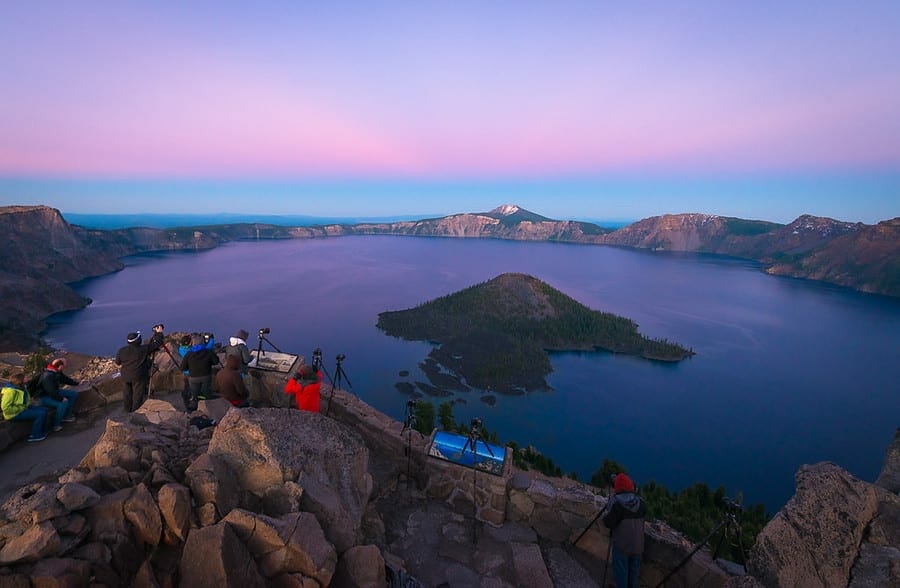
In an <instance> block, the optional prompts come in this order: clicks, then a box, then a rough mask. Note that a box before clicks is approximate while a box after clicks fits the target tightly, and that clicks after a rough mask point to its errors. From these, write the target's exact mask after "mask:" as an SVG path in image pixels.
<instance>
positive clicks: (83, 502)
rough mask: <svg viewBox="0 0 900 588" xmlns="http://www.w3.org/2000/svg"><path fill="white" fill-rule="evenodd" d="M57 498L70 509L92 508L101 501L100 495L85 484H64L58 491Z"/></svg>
mask: <svg viewBox="0 0 900 588" xmlns="http://www.w3.org/2000/svg"><path fill="white" fill-rule="evenodd" d="M56 499H57V500H59V501H60V502H61V503H62V505H63V506H64V507H66V509H68V510H70V511H76V510H83V509H85V508H90V507H92V506H94V505H95V504H97V503H98V502H100V495H99V494H97V493H96V492H94V490H92V489H91V488H88V487H87V486H85V485H83V484H77V483H71V484H63V485H62V487H60V489H59V490H58V491H57V492H56Z"/></svg>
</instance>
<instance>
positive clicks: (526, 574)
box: [510, 543, 553, 588]
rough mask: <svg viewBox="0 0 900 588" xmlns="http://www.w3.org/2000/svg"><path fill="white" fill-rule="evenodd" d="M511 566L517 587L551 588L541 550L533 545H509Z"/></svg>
mask: <svg viewBox="0 0 900 588" xmlns="http://www.w3.org/2000/svg"><path fill="white" fill-rule="evenodd" d="M510 548H511V549H512V564H513V569H514V570H515V573H516V578H517V579H518V581H519V582H518V584H519V586H529V587H531V588H542V587H547V588H552V587H553V582H552V581H551V580H550V573H549V572H547V566H546V564H544V557H543V556H542V555H541V548H540V547H538V546H537V544H535V543H510Z"/></svg>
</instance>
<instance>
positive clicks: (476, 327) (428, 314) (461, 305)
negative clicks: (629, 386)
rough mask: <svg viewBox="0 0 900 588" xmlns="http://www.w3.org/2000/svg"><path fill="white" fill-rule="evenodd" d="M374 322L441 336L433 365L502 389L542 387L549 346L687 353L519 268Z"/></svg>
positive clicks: (665, 355)
mask: <svg viewBox="0 0 900 588" xmlns="http://www.w3.org/2000/svg"><path fill="white" fill-rule="evenodd" d="M378 327H379V328H380V329H383V330H384V331H385V333H387V334H388V335H392V336H395V337H401V338H403V339H409V340H423V341H437V342H439V343H440V346H438V347H435V348H434V349H432V351H431V353H430V354H429V357H430V358H431V359H432V360H433V361H434V362H435V363H436V364H438V365H439V366H443V367H444V368H446V369H447V370H449V371H450V372H451V373H454V374H458V375H459V376H461V377H463V378H465V380H466V382H467V383H468V385H470V386H474V387H476V388H481V389H483V390H494V391H498V392H506V393H516V392H518V393H521V392H522V391H529V390H535V389H545V388H547V383H546V381H545V380H544V377H545V376H546V375H547V374H549V373H550V372H551V370H552V368H551V365H550V360H549V358H548V357H547V350H548V349H549V350H558V351H575V350H588V351H593V350H595V349H605V350H607V351H613V352H616V353H627V354H631V355H639V356H642V357H646V358H649V359H657V360H662V361H679V360H681V359H684V358H685V357H688V356H690V355H693V353H692V352H691V351H689V350H687V349H685V348H683V347H681V346H680V345H678V344H676V343H671V342H668V341H660V340H655V339H648V338H647V337H645V336H643V335H641V334H640V333H638V330H637V324H636V323H635V322H634V321H632V320H631V319H628V318H625V317H621V316H617V315H614V314H611V313H608V312H599V311H596V310H591V309H589V308H587V307H586V306H584V305H583V304H581V303H579V302H577V301H576V300H573V299H572V298H570V297H568V296H566V295H565V294H563V293H562V292H560V291H559V290H556V289H555V288H552V287H551V286H549V285H548V284H546V283H544V282H542V281H540V280H538V279H537V278H535V277H533V276H528V275H525V274H502V275H500V276H497V277H496V278H494V279H492V280H489V281H487V282H484V283H482V284H477V285H475V286H471V287H469V288H466V289H464V290H461V291H459V292H456V293H454V294H449V295H447V296H442V297H440V298H437V299H435V300H432V301H430V302H426V303H424V304H421V305H419V306H417V307H415V308H411V309H408V310H401V311H389V312H382V313H381V314H379V315H378ZM445 371H446V370H440V371H439V372H438V373H443V372H445ZM433 383H435V382H433Z"/></svg>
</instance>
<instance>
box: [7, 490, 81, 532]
mask: <svg viewBox="0 0 900 588" xmlns="http://www.w3.org/2000/svg"><path fill="white" fill-rule="evenodd" d="M57 491H59V484H29V485H27V486H23V487H21V488H19V490H17V491H16V493H15V494H13V495H12V496H10V497H9V499H8V500H7V501H6V502H5V503H4V504H3V506H2V507H0V520H7V521H17V520H24V521H26V522H29V523H40V522H42V521H47V520H50V519H52V518H55V517H58V516H63V515H65V514H68V512H69V511H68V510H66V508H65V506H63V504H62V503H61V502H60V501H59V500H57V498H56V493H57Z"/></svg>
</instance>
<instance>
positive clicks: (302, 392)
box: [284, 364, 322, 412]
mask: <svg viewBox="0 0 900 588" xmlns="http://www.w3.org/2000/svg"><path fill="white" fill-rule="evenodd" d="M321 387H322V372H321V371H320V370H318V369H315V368H313V366H311V365H307V364H303V365H301V366H300V369H299V370H297V373H296V374H294V376H293V377H292V378H291V379H290V380H288V381H287V384H285V385H284V392H285V394H291V395H293V397H294V403H295V405H296V406H297V408H299V409H300V410H308V411H310V412H319V398H320V389H321Z"/></svg>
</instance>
